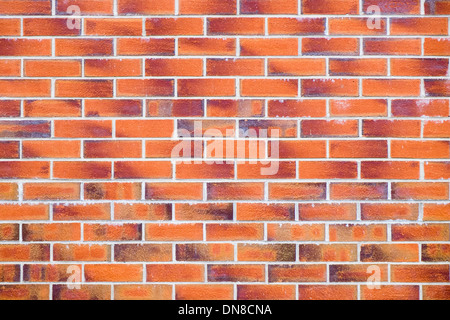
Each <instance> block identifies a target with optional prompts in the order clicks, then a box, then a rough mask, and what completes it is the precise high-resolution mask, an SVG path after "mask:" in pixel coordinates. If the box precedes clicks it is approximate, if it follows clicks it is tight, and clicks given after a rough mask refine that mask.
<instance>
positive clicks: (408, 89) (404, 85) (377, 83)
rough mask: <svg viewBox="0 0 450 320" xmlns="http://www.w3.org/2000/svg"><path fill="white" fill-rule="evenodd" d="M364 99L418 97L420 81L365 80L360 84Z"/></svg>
mask: <svg viewBox="0 0 450 320" xmlns="http://www.w3.org/2000/svg"><path fill="white" fill-rule="evenodd" d="M362 90H363V95H364V96H366V97H386V96H388V97H407V96H419V95H420V80H405V79H393V80H384V79H365V80H363V84H362Z"/></svg>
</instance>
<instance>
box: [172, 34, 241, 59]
mask: <svg viewBox="0 0 450 320" xmlns="http://www.w3.org/2000/svg"><path fill="white" fill-rule="evenodd" d="M235 53H236V41H235V40H234V39H227V38H180V39H179V40H178V54H179V55H180V56H185V55H188V56H233V55H235Z"/></svg>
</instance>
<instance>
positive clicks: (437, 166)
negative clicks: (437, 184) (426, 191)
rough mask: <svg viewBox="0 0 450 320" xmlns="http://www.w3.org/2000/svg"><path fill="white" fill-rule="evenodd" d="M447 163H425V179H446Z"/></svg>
mask: <svg viewBox="0 0 450 320" xmlns="http://www.w3.org/2000/svg"><path fill="white" fill-rule="evenodd" d="M449 166H450V163H449V162H427V163H425V168H424V169H425V178H426V179H448V177H449V171H448V169H449Z"/></svg>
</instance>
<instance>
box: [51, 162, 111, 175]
mask: <svg viewBox="0 0 450 320" xmlns="http://www.w3.org/2000/svg"><path fill="white" fill-rule="evenodd" d="M53 176H54V177H55V178H57V179H109V178H111V163H110V162H103V161H102V162H97V161H96V162H94V161H92V162H89V161H78V162H70V161H59V162H55V163H54V164H53Z"/></svg>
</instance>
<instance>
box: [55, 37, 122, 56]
mask: <svg viewBox="0 0 450 320" xmlns="http://www.w3.org/2000/svg"><path fill="white" fill-rule="evenodd" d="M55 53H56V56H109V55H112V54H113V41H112V39H55Z"/></svg>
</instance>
